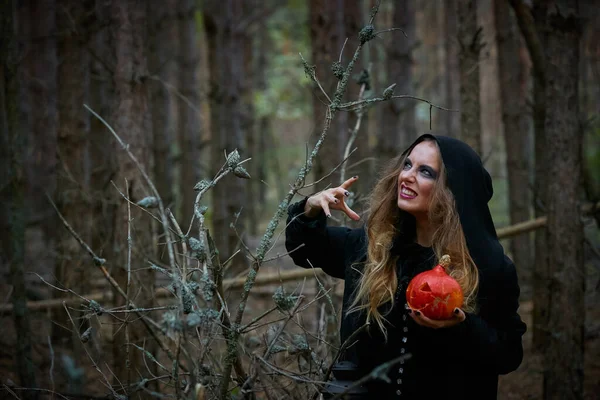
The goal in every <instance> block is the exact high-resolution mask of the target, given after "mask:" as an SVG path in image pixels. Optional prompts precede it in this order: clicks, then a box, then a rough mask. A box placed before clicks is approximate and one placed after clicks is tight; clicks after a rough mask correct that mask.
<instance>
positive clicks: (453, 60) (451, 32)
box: [444, 0, 460, 137]
mask: <svg viewBox="0 0 600 400" xmlns="http://www.w3.org/2000/svg"><path fill="white" fill-rule="evenodd" d="M444 6H445V11H446V12H445V14H444V17H445V20H444V23H445V34H444V36H445V38H446V41H445V66H446V73H445V74H444V76H445V79H446V104H445V105H444V106H445V107H446V108H450V109H452V110H459V109H460V85H459V82H460V72H459V68H458V51H459V49H458V47H459V46H458V26H457V25H458V21H457V16H456V0H446V1H445V3H444ZM445 119H446V122H445V125H446V126H445V129H446V135H448V136H452V137H459V136H460V114H459V113H456V112H446V113H445Z"/></svg>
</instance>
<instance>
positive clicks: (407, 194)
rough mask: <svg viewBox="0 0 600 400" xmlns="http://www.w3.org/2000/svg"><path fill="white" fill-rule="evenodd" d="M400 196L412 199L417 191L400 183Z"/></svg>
mask: <svg viewBox="0 0 600 400" xmlns="http://www.w3.org/2000/svg"><path fill="white" fill-rule="evenodd" d="M400 197H402V198H403V199H414V198H415V197H417V193H416V192H415V191H413V190H411V189H409V188H407V187H406V186H404V185H402V187H401V188H400Z"/></svg>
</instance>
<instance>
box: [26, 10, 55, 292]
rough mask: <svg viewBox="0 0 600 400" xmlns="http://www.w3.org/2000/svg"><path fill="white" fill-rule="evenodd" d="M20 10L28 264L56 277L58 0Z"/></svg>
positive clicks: (35, 282) (38, 284)
mask: <svg viewBox="0 0 600 400" xmlns="http://www.w3.org/2000/svg"><path fill="white" fill-rule="evenodd" d="M18 8H19V31H20V32H19V35H20V36H21V37H22V42H21V44H22V49H23V52H22V54H21V57H22V59H21V61H20V63H21V64H22V65H23V72H24V78H25V79H24V80H23V86H22V88H21V92H22V95H21V107H22V115H21V121H20V124H21V128H22V132H24V133H25V134H27V135H28V136H29V138H28V140H29V144H28V146H27V148H26V149H25V156H24V157H25V158H24V168H25V169H24V173H25V175H26V177H25V182H26V184H27V193H26V196H25V204H26V206H27V210H28V213H27V217H28V220H27V225H26V233H25V235H26V241H27V246H26V247H25V264H26V265H31V269H30V271H32V272H37V273H39V274H41V275H42V276H44V277H46V278H48V279H51V273H52V271H54V266H55V263H56V257H55V255H56V253H55V251H54V250H55V245H56V240H55V234H54V232H55V227H56V223H57V221H58V217H57V215H56V212H55V211H54V209H53V208H52V206H51V205H50V202H48V200H47V198H46V196H45V195H44V194H45V193H47V194H48V195H49V196H50V197H51V198H53V199H54V197H55V193H56V154H57V153H56V150H57V148H56V143H57V128H58V112H57V99H56V94H57V85H56V72H57V59H56V7H55V2H54V0H40V1H33V0H24V1H21V2H19V3H18ZM30 276H31V275H30ZM31 277H32V278H33V276H31ZM27 280H28V282H29V288H30V289H33V288H35V287H38V288H39V289H40V290H42V291H44V292H45V291H46V290H48V287H47V285H45V284H43V283H41V282H40V281H39V280H38V279H27Z"/></svg>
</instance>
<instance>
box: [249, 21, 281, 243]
mask: <svg viewBox="0 0 600 400" xmlns="http://www.w3.org/2000/svg"><path fill="white" fill-rule="evenodd" d="M257 29H258V40H257V47H258V48H259V49H260V51H259V52H258V55H257V59H256V67H255V71H256V84H255V85H256V90H257V91H258V92H263V93H264V92H266V90H267V75H266V70H267V67H268V55H269V52H268V49H270V48H271V47H270V46H271V41H270V38H269V31H268V29H267V26H266V24H260V25H259V26H258V27H257ZM271 118H272V117H271V115H260V116H259V118H258V120H257V126H256V128H255V130H254V144H255V147H254V149H253V150H252V151H253V154H254V155H255V156H256V158H255V159H253V160H252V161H253V163H254V167H253V173H254V175H252V179H253V184H254V185H255V190H256V192H255V196H256V199H257V202H258V203H257V204H256V206H255V207H254V214H255V216H254V218H256V221H257V223H258V221H260V216H261V215H262V213H263V211H264V209H265V205H266V204H265V201H266V200H267V185H266V184H265V183H263V182H266V180H267V163H268V161H269V157H277V155H276V154H274V153H275V152H274V151H273V152H271V151H269V150H268V146H269V144H268V141H267V138H268V137H269V136H270V133H269V132H270V131H271ZM269 153H271V154H269ZM277 197H278V198H279V196H277ZM257 228H258V227H254V228H252V229H257ZM256 232H257V231H255V233H256Z"/></svg>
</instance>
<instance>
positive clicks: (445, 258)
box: [440, 254, 450, 268]
mask: <svg viewBox="0 0 600 400" xmlns="http://www.w3.org/2000/svg"><path fill="white" fill-rule="evenodd" d="M440 265H441V266H442V267H444V268H448V267H449V266H450V256H449V255H448V254H444V255H443V256H442V258H440Z"/></svg>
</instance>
